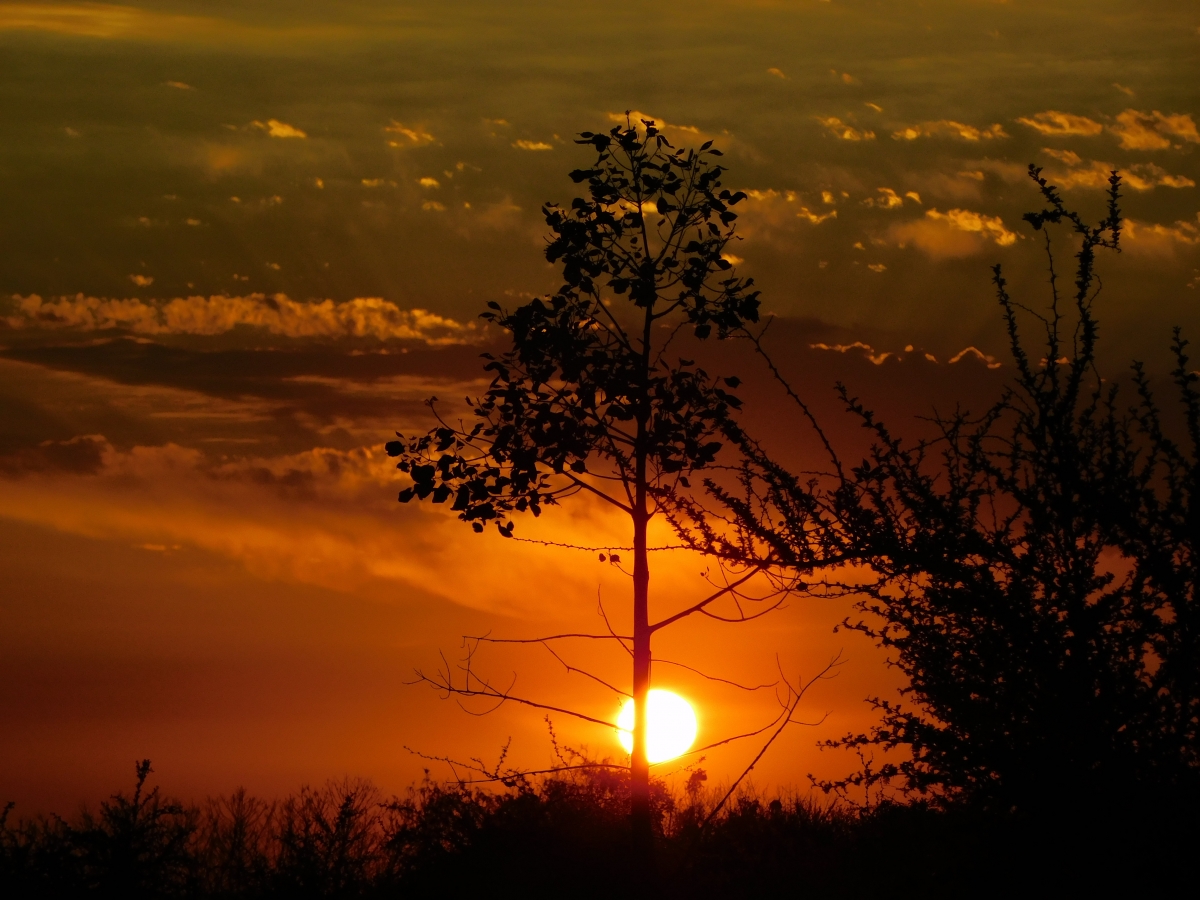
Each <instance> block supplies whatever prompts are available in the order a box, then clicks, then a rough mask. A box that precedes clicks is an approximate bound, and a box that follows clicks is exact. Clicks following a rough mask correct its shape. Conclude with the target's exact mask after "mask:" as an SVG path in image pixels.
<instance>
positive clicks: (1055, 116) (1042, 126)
mask: <svg viewBox="0 0 1200 900" xmlns="http://www.w3.org/2000/svg"><path fill="white" fill-rule="evenodd" d="M1017 121H1018V122H1020V123H1021V124H1022V125H1028V126H1029V127H1030V128H1032V129H1034V130H1035V131H1037V132H1039V133H1041V134H1050V135H1060V134H1078V135H1087V136H1092V135H1097V134H1099V133H1100V132H1101V131H1103V130H1104V126H1103V125H1101V124H1100V123H1099V122H1095V121H1093V120H1091V119H1089V118H1087V117H1086V116H1076V115H1072V114H1071V113H1065V112H1059V111H1058V110H1056V109H1048V110H1046V111H1045V112H1040V113H1035V114H1034V115H1033V116H1031V117H1029V118H1025V117H1021V118H1019V119H1017Z"/></svg>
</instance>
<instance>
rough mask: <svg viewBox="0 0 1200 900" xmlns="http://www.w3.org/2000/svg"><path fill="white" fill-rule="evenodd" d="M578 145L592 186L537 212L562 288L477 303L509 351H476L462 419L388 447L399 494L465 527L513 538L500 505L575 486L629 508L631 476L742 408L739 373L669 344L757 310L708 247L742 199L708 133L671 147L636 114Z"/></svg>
mask: <svg viewBox="0 0 1200 900" xmlns="http://www.w3.org/2000/svg"><path fill="white" fill-rule="evenodd" d="M577 143H580V144H586V145H590V146H592V147H594V149H595V150H596V153H597V158H596V162H595V164H594V166H593V167H592V168H590V169H586V170H582V169H581V170H576V171H575V172H572V173H571V177H572V179H573V180H574V181H575V182H576V183H579V182H586V183H587V186H588V194H589V196H588V197H586V198H582V197H580V198H576V199H575V200H574V201H573V202H572V203H571V205H570V207H569V208H564V207H560V206H557V205H554V204H550V205H547V206H546V207H544V208H543V213H544V215H545V219H546V224H547V225H548V226H549V227H550V230H551V233H552V237H551V239H550V240H549V242H548V244H547V247H546V259H547V260H548V261H550V262H551V263H556V264H558V265H560V266H561V267H562V274H563V281H564V283H563V285H562V287H560V288H559V289H558V291H557V292H556V293H555V294H553V295H552V296H549V297H545V298H539V299H534V300H532V301H530V302H529V303H527V304H525V305H524V306H520V307H518V308H517V309H515V310H512V311H508V310H505V309H502V308H501V307H500V305H499V304H498V303H494V302H493V303H489V304H488V306H489V307H490V308H491V309H490V311H489V312H486V313H484V314H483V316H482V318H484V319H485V320H486V321H488V322H490V323H492V324H494V325H497V326H499V327H500V328H501V329H502V330H504V331H505V332H507V333H508V334H509V335H510V336H511V339H512V347H511V349H509V350H507V351H505V352H504V353H502V354H500V355H499V356H493V355H491V354H485V355H484V359H485V360H486V364H485V366H484V369H485V371H487V372H490V373H491V374H492V375H493V380H492V383H491V385H489V387H488V389H487V391H486V392H484V394H483V395H482V396H481V397H478V398H475V399H471V398H467V403H468V404H469V406H470V408H471V411H472V415H473V418H474V420H475V422H474V424H473V425H471V426H470V427H469V428H467V427H465V426H464V427H457V426H454V425H451V424H448V423H443V424H442V425H441V426H440V427H438V428H435V429H434V430H432V431H430V432H429V433H428V434H426V435H421V436H418V437H413V438H404V437H402V436H400V438H401V439H400V440H398V441H392V442H391V443H389V444H388V445H387V452H388V454H389V455H391V456H394V457H398V458H399V460H400V461H399V464H398V467H399V468H400V470H401V471H403V472H405V473H406V474H408V475H409V476H410V477H411V479H412V482H413V484H412V487H410V488H406V489H405V490H403V491H402V492H401V493H400V501H401V502H402V503H407V502H409V501H410V500H412V499H413V498H414V497H415V498H417V499H421V500H424V499H427V498H428V499H430V500H431V501H432V502H434V503H444V502H446V501H447V500H452V501H453V502H452V508H453V509H454V510H455V511H457V512H458V513H459V517H460V518H461V519H463V520H464V521H466V522H470V523H471V524H472V526H473V527H474V528H475V530H476V531H482V530H483V526H484V524H485V523H487V522H490V521H495V522H496V523H497V526H498V527H499V528H500V530H501V532H502V533H503V534H506V535H508V534H511V533H512V527H513V525H512V522H511V521H510V517H511V515H512V514H513V513H521V512H526V511H529V512H532V513H533V514H534V515H540V514H541V512H542V508H543V506H547V505H553V504H555V503H557V502H559V500H561V499H562V498H563V497H564V496H569V495H571V494H575V493H578V492H579V491H581V490H591V491H593V492H595V493H600V494H602V495H603V496H605V497H606V499H611V500H613V501H614V502H616V504H617V505H619V506H622V507H623V508H626V509H627V510H629V509H632V508H633V507H635V505H636V497H635V496H634V494H635V489H636V487H637V483H638V481H639V480H640V481H641V482H642V484H643V486H645V485H647V484H649V485H650V486H653V485H654V484H656V483H658V482H659V481H661V480H663V479H667V480H673V479H675V478H677V477H678V476H679V475H680V474H681V473H687V472H691V471H693V470H695V469H697V468H702V467H704V466H705V465H707V464H709V463H711V462H712V461H713V458H714V456H715V454H716V452H717V450H718V449H719V448H720V446H721V444H720V441H719V440H716V439H715V438H716V437H717V435H718V431H719V425H720V423H721V422H722V421H723V420H724V418H725V417H726V414H727V412H728V411H729V409H730V407H737V406H738V405H739V402H738V400H737V398H736V397H734V396H733V395H731V394H729V393H728V392H727V391H726V390H725V388H726V387H736V386H737V383H738V382H737V379H725V380H724V381H723V380H721V379H717V378H713V377H711V376H709V375H708V374H707V373H706V372H704V371H703V370H702V369H698V368H696V367H695V365H694V364H693V362H691V361H689V360H682V359H680V360H674V361H672V360H671V359H670V358H669V357H668V356H667V355H666V354H667V349H668V347H669V345H670V342H671V341H670V339H671V337H673V335H674V333H675V332H676V331H677V330H678V329H679V328H680V327H683V326H687V327H690V328H691V329H692V331H693V332H694V333H695V334H696V335H697V336H699V337H702V338H703V337H707V336H708V334H709V333H710V332H711V331H712V329H713V326H714V325H715V326H716V328H717V330H718V332H719V334H720V335H722V336H725V335H727V334H728V333H729V332H731V331H734V330H737V329H738V328H740V327H741V325H742V323H743V322H744V321H756V320H757V318H758V293H757V291H752V290H750V287H751V285H752V283H753V282H752V281H751V280H750V279H743V278H739V277H737V276H736V275H733V274H732V273H731V272H730V271H729V270H730V269H731V266H730V263H729V262H727V261H726V260H725V259H723V258H722V256H721V252H722V250H723V249H724V247H725V245H726V244H727V243H728V242H729V241H730V240H732V239H733V236H734V235H733V224H732V223H733V222H734V220H735V219H736V218H737V215H736V214H735V213H734V212H733V211H732V209H731V207H733V206H734V205H736V204H737V203H739V202H740V201H741V200H742V199H744V198H745V195H744V194H741V193H736V194H734V193H731V192H730V191H728V190H724V189H722V187H721V175H722V173H723V172H724V169H723V168H722V167H721V166H720V165H717V164H715V162H714V158H715V157H719V156H720V155H721V153H720V151H719V150H716V149H713V148H711V146H710V144H711V142H710V143H709V144H705V145H704V146H703V147H701V148H700V149H699V150H688V151H684V150H676V149H675V148H673V147H672V146H671V145H670V144H669V143H667V140H666V138H665V137H663V135H662V134H661V133H659V131H658V129H657V128H656V127H655V125H654V123H653V122H649V121H647V122H643V123H640V124H639V126H638V127H635V126H633V125H630V126H628V127H625V128H621V127H617V128H614V129H612V131H611V132H610V133H608V134H591V133H588V132H585V133H583V134H582V135H581V140H579V141H577ZM615 298H624V299H626V300H628V301H629V302H630V304H631V305H632V307H633V309H632V310H629V309H623V308H621V307H619V306H616V305H615V304H614V299H615ZM664 326H665V327H666V330H665V331H664ZM433 402H434V401H431V404H432V403H433ZM647 467H648V468H649V471H647ZM592 470H595V472H596V473H597V475H598V476H599V477H608V478H609V479H611V481H612V482H615V483H611V484H607V485H606V484H604V483H603V482H597V481H595V480H594V479H592V478H590V477H589V473H590V472H591V471H592Z"/></svg>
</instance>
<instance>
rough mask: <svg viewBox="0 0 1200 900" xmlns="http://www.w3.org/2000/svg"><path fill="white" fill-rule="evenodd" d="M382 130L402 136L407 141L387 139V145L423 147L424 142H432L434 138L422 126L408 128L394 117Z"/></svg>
mask: <svg viewBox="0 0 1200 900" xmlns="http://www.w3.org/2000/svg"><path fill="white" fill-rule="evenodd" d="M383 131H384V133H385V134H394V135H396V136H397V137H401V138H404V139H405V141H406V142H407V143H405V142H404V141H398V140H394V141H388V146H389V147H423V146H424V145H425V144H432V143H433V142H434V140H435V139H434V136H433V135H432V134H430V133H429V132H428V131H426V130H425V129H424V128H421V127H420V126H414V127H412V128H409V127H407V126H405V125H402V124H401V123H400V122H397V121H396V120H395V119H392V123H391V124H390V125H385V126H384V127H383Z"/></svg>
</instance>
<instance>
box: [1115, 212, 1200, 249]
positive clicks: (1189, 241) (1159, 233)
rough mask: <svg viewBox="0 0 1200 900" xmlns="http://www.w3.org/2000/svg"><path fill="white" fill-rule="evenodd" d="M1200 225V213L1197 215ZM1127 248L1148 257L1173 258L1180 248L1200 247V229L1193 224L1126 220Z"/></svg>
mask: <svg viewBox="0 0 1200 900" xmlns="http://www.w3.org/2000/svg"><path fill="white" fill-rule="evenodd" d="M1196 220H1197V223H1200V213H1197V214H1196ZM1124 225H1125V233H1124V238H1125V246H1127V247H1128V248H1129V249H1130V251H1131V252H1134V253H1141V254H1145V255H1148V256H1171V255H1174V253H1175V251H1176V250H1177V249H1178V248H1180V247H1195V246H1197V245H1200V227H1197V225H1196V224H1193V223H1191V222H1186V221H1183V220H1180V221H1177V222H1176V223H1175V224H1174V225H1159V224H1157V223H1152V222H1140V221H1138V220H1136V219H1126V220H1125V222H1124Z"/></svg>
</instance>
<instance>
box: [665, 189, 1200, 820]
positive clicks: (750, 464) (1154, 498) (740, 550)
mask: <svg viewBox="0 0 1200 900" xmlns="http://www.w3.org/2000/svg"><path fill="white" fill-rule="evenodd" d="M1031 175H1032V177H1033V178H1034V180H1035V181H1036V183H1037V185H1038V188H1039V190H1040V191H1041V193H1042V196H1043V198H1044V199H1045V201H1046V206H1045V207H1044V208H1043V209H1042V211H1040V212H1038V213H1031V214H1029V215H1027V216H1026V220H1027V221H1028V222H1029V223H1030V224H1031V225H1032V227H1033V228H1034V229H1035V231H1042V232H1043V233H1044V232H1045V230H1046V229H1048V228H1049V227H1050V226H1056V225H1065V226H1067V227H1068V228H1069V230H1070V232H1071V234H1072V236H1073V238H1074V241H1075V245H1076V247H1077V248H1078V249H1077V253H1076V270H1075V277H1074V286H1073V290H1072V291H1071V292H1070V293H1069V294H1068V295H1065V296H1063V295H1060V291H1059V288H1058V283H1057V276H1056V275H1055V273H1054V259H1053V255H1052V254H1051V253H1050V250H1051V243H1050V238H1049V235H1048V234H1047V236H1046V252H1047V255H1048V259H1049V264H1050V300H1049V303H1048V304H1046V305H1043V306H1041V307H1040V308H1035V306H1034V305H1032V304H1022V303H1020V302H1018V301H1017V300H1015V299H1013V298H1012V297H1011V296H1010V294H1009V291H1008V287H1007V285H1006V283H1005V280H1004V278H1003V276H1002V273H1001V270H1000V267H999V266H997V267H996V268H995V270H994V283H995V287H996V290H997V293H998V297H999V303H1000V308H1001V311H1002V314H1003V316H1004V321H1005V323H1006V325H1007V327H1008V334H1009V338H1010V347H1011V352H1012V364H1013V367H1014V370H1015V375H1014V378H1013V380H1012V382H1011V385H1010V388H1009V390H1008V391H1007V392H1006V393H1005V395H1004V396H1003V397H1002V398H1000V399H999V400H998V402H997V403H996V404H995V405H994V406H993V407H992V408H991V409H988V410H986V411H985V412H984V414H983V415H981V416H978V417H975V418H972V417H971V416H970V415H968V414H967V413H965V412H958V413H956V414H954V415H952V416H948V417H935V418H934V419H933V420H932V426H933V429H934V436H933V437H932V438H931V439H925V440H920V441H906V440H904V439H903V438H901V437H899V436H897V434H896V433H895V432H894V431H892V430H891V429H890V428H889V427H888V426H886V425H885V424H884V423H883V422H882V421H881V420H880V419H879V418H878V417H877V416H875V415H874V414H873V413H872V412H871V411H870V410H869V409H868V408H867V407H866V406H865V405H864V404H863V403H862V402H860V401H859V400H857V399H855V398H853V397H851V395H850V394H849V393H848V391H846V389H844V388H843V389H842V393H843V397H844V398H845V400H846V404H847V407H848V409H849V410H850V412H851V414H852V415H854V416H856V417H857V418H858V419H859V421H860V422H861V424H862V425H863V427H865V428H866V429H868V431H869V433H870V435H871V437H872V439H873V446H872V447H871V449H870V451H869V452H868V454H867V455H866V457H865V458H864V459H862V461H861V462H860V463H859V464H857V465H854V466H848V465H843V463H842V462H841V461H840V460H839V459H838V458H837V454H836V453H835V452H834V451H833V448H830V454H831V460H830V464H829V465H828V467H827V472H826V473H825V474H822V475H817V476H811V475H805V476H797V475H794V474H792V473H791V472H789V471H787V470H786V469H785V468H784V467H782V466H780V465H779V464H778V463H776V462H774V461H773V460H772V459H771V458H770V457H769V456H768V455H767V454H766V453H764V452H763V450H762V449H761V448H760V447H759V446H758V445H756V444H754V443H753V442H752V441H749V440H747V439H743V440H742V447H743V450H744V452H745V454H746V460H747V462H746V465H745V468H744V470H743V473H742V490H741V492H740V493H739V492H736V491H730V490H727V489H724V488H721V487H720V486H717V485H712V486H711V489H712V490H713V492H714V493H715V494H716V495H717V496H718V497H719V498H720V499H721V500H723V501H724V502H725V504H726V506H727V507H728V508H729V509H730V511H731V513H732V516H733V518H734V520H735V522H736V527H735V528H734V529H733V530H732V531H729V532H717V531H716V530H714V529H713V528H712V526H711V524H706V523H705V522H703V521H701V520H700V519H699V518H698V517H695V516H693V517H692V519H693V521H692V522H691V523H690V527H689V528H688V533H689V534H690V535H691V536H692V538H693V540H697V541H699V542H701V543H702V544H703V545H704V546H705V547H706V548H707V549H709V550H710V551H713V550H715V551H716V552H720V553H724V554H725V555H727V556H730V557H731V558H740V559H753V560H758V561H760V562H761V563H763V564H767V565H778V566H781V567H782V568H783V569H787V570H796V571H809V570H811V569H812V568H813V567H814V564H815V563H820V562H822V561H824V560H828V559H830V558H841V559H846V560H850V561H852V562H855V563H857V564H858V565H859V566H860V568H858V569H856V571H855V580H854V581H853V583H847V584H846V585H845V586H844V589H845V590H846V591H848V592H852V593H856V594H857V595H858V597H859V602H858V604H857V606H858V609H859V610H860V612H861V613H862V616H861V617H860V618H857V619H855V620H853V621H851V620H848V621H847V622H846V626H847V627H849V628H851V629H854V630H857V631H860V632H862V633H864V634H866V635H868V636H869V637H871V638H872V639H874V640H875V641H877V642H878V643H879V644H880V645H882V646H883V647H885V648H887V649H888V650H889V651H890V653H891V658H892V660H893V662H894V663H895V665H896V666H897V667H898V668H899V669H900V670H901V671H902V672H903V673H904V675H905V676H906V679H907V687H906V689H905V691H904V693H905V697H906V699H905V701H904V702H901V703H897V702H895V701H890V700H888V699H874V700H873V701H872V702H873V703H874V705H875V706H876V708H877V709H878V710H879V712H880V720H879V724H878V725H877V726H876V727H875V728H874V729H873V730H871V731H869V732H868V733H865V734H850V735H847V736H845V738H843V739H841V740H838V741H833V742H831V743H832V745H834V746H841V747H848V748H852V749H858V750H870V749H872V748H882V749H886V750H899V751H902V752H901V753H899V754H897V755H894V756H890V757H885V759H884V760H882V761H880V762H878V763H877V764H875V765H874V766H873V767H867V768H865V769H864V770H862V771H860V772H858V773H856V774H855V775H853V776H852V777H851V778H849V779H846V780H843V781H840V782H834V783H826V784H825V785H824V786H825V787H826V788H827V789H832V790H843V791H844V790H846V789H848V788H850V787H863V786H866V787H870V786H872V785H875V786H876V787H878V786H880V784H881V783H887V782H891V783H893V784H899V786H900V787H901V788H902V789H903V790H905V791H907V792H910V793H912V794H914V795H916V796H920V797H924V798H927V799H929V800H930V801H932V802H935V803H940V804H943V805H950V804H969V805H972V806H974V807H976V808H980V809H985V810H990V811H994V812H1001V813H1005V814H1008V813H1012V812H1016V813H1030V814H1033V815H1038V816H1042V815H1044V814H1047V811H1051V813H1052V811H1054V810H1061V809H1064V808H1067V809H1076V810H1079V809H1082V808H1085V807H1087V808H1091V807H1096V808H1099V807H1111V806H1112V805H1113V804H1114V803H1119V804H1122V805H1125V806H1126V807H1127V808H1129V809H1130V810H1138V811H1139V814H1142V813H1145V812H1146V811H1147V810H1149V809H1155V808H1162V807H1163V804H1167V805H1168V806H1169V805H1171V804H1174V803H1177V802H1183V801H1181V798H1182V797H1193V798H1194V797H1195V796H1197V788H1198V786H1200V765H1198V764H1200V746H1198V743H1197V741H1198V722H1200V719H1198V716H1200V678H1198V676H1200V669H1198V662H1200V606H1198V602H1200V601H1198V598H1197V594H1196V589H1197V574H1198V573H1197V549H1198V548H1197V541H1198V538H1200V530H1198V529H1200V508H1198V506H1197V499H1198V494H1197V492H1198V489H1200V465H1198V463H1200V393H1197V391H1196V388H1195V383H1196V380H1197V375H1196V373H1195V372H1193V371H1191V370H1190V369H1189V361H1188V357H1187V355H1186V342H1185V341H1183V340H1182V339H1181V338H1180V337H1179V334H1178V332H1177V333H1176V341H1175V345H1174V352H1175V366H1174V372H1173V376H1174V381H1175V388H1176V390H1177V396H1178V401H1179V406H1178V409H1179V410H1180V411H1181V413H1182V414H1181V415H1179V416H1170V415H1166V414H1164V413H1163V412H1161V411H1160V408H1159V406H1158V405H1157V403H1156V400H1155V397H1154V394H1153V392H1152V391H1151V388H1150V382H1149V379H1148V377H1147V376H1146V374H1145V372H1144V371H1143V369H1142V368H1141V366H1135V367H1134V372H1133V377H1132V379H1131V380H1132V382H1133V385H1134V395H1132V396H1129V395H1128V394H1124V395H1123V394H1122V393H1120V392H1119V391H1118V388H1117V386H1116V385H1115V384H1114V383H1111V382H1106V381H1105V379H1103V378H1101V377H1100V372H1099V371H1098V369H1097V362H1096V359H1097V341H1098V337H1099V323H1098V320H1097V316H1096V314H1095V310H1094V301H1095V298H1096V296H1097V294H1098V292H1099V279H1098V278H1097V275H1096V268H1095V264H1096V253H1097V251H1098V250H1100V249H1103V248H1108V249H1112V250H1117V249H1119V245H1120V236H1121V216H1120V210H1119V208H1118V199H1119V196H1120V194H1119V187H1120V179H1119V177H1118V176H1117V174H1116V173H1113V176H1112V179H1111V182H1110V192H1109V207H1108V214H1107V216H1106V218H1105V219H1104V220H1103V221H1102V222H1100V223H1099V224H1098V225H1095V226H1092V225H1089V224H1087V223H1085V222H1084V221H1083V220H1082V219H1081V218H1080V217H1079V216H1078V215H1077V214H1075V213H1073V212H1071V211H1069V210H1067V209H1066V208H1065V207H1064V205H1063V202H1062V200H1061V197H1060V196H1059V194H1058V192H1057V191H1056V189H1055V188H1054V187H1053V186H1052V185H1050V184H1048V183H1047V181H1046V180H1045V179H1044V178H1042V177H1041V174H1040V170H1037V169H1034V168H1033V167H1031ZM1022 318H1025V319H1026V320H1028V321H1033V322H1034V323H1035V330H1038V331H1040V332H1041V333H1040V336H1039V340H1038V341H1037V342H1035V349H1033V350H1030V349H1029V347H1028V346H1027V344H1026V342H1025V340H1024V339H1023V335H1022V332H1021V329H1020V327H1019V319H1022ZM1037 344H1040V346H1037ZM1127 396H1128V397H1129V399H1128V400H1126V399H1125V398H1126V397H1127ZM1172 421H1175V422H1178V423H1179V426H1180V427H1179V428H1177V429H1175V431H1176V432H1177V433H1178V434H1180V435H1181V439H1179V440H1176V439H1173V438H1172V437H1171V436H1170V435H1171V433H1172V426H1171V423H1172ZM684 512H685V513H686V512H687V510H686V509H684ZM681 521H682V522H684V523H685V524H686V523H687V520H686V516H685V517H684V518H683V519H682V520H681ZM864 572H869V573H870V576H871V577H870V578H866V579H864V577H863V573H864ZM864 582H865V583H864Z"/></svg>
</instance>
